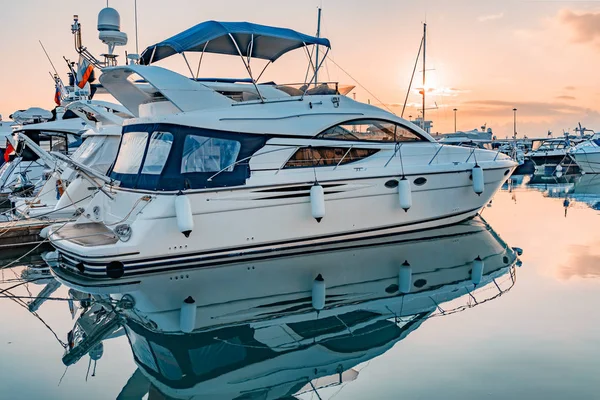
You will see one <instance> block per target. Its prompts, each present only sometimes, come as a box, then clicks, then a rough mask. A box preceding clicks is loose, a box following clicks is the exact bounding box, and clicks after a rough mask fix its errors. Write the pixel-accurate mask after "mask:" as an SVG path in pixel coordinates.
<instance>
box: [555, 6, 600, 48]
mask: <svg viewBox="0 0 600 400" xmlns="http://www.w3.org/2000/svg"><path fill="white" fill-rule="evenodd" d="M559 18H560V21H561V22H562V23H563V24H565V25H568V26H569V27H570V28H571V30H572V31H573V33H574V37H573V41H574V42H577V43H587V42H593V41H594V40H596V39H597V38H600V12H599V13H594V12H588V13H582V14H576V13H574V12H573V11H571V10H563V11H561V12H560V14H559Z"/></svg>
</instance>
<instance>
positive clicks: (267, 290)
mask: <svg viewBox="0 0 600 400" xmlns="http://www.w3.org/2000/svg"><path fill="white" fill-rule="evenodd" d="M63 257H64V256H63ZM477 257H481V258H483V259H484V260H485V274H486V275H487V274H489V273H493V271H496V270H498V269H501V268H504V267H506V266H508V265H511V264H512V263H513V262H514V260H515V255H514V252H513V251H512V250H510V249H509V248H508V247H507V246H506V244H504V243H503V242H502V241H501V240H500V239H498V238H497V236H495V234H494V233H493V232H492V231H491V230H490V229H489V227H488V226H487V225H486V224H484V223H483V222H482V221H481V220H478V219H475V220H473V221H470V222H465V223H463V224H459V225H453V226H450V227H446V228H440V229H432V230H427V231H423V232H415V233H408V234H401V235H389V236H385V237H383V238H378V239H362V240H354V241H349V240H345V241H343V242H339V243H337V244H334V245H331V244H330V245H328V246H326V247H325V246H320V245H319V244H318V243H314V242H313V243H312V244H311V245H309V244H304V246H302V247H300V246H297V248H295V249H287V250H284V249H279V250H273V249H271V250H270V251H268V252H266V253H265V252H263V253H260V254H256V255H254V256H250V255H247V256H245V257H233V256H229V257H228V258H226V259H223V258H221V259H220V260H219V261H218V262H219V264H218V265H215V264H214V262H212V261H206V262H205V264H204V266H205V268H188V269H185V270H184V269H183V267H177V266H176V265H174V264H171V266H170V268H169V267H163V268H162V269H163V271H160V272H159V271H155V272H154V273H150V274H147V275H146V276H145V277H144V278H143V279H140V278H139V277H137V276H135V274H131V275H130V274H127V275H126V276H124V277H122V278H120V279H117V280H115V279H110V278H103V279H102V278H99V277H93V276H90V277H84V276H82V275H81V274H76V273H71V272H69V270H68V269H66V268H64V267H56V266H53V268H52V270H53V273H54V274H55V275H56V277H57V279H58V280H59V281H61V282H62V283H64V284H66V285H68V286H70V287H73V288H75V289H77V290H79V291H83V292H91V293H93V294H101V295H106V294H110V295H112V296H113V297H114V298H116V299H119V298H120V297H121V295H122V294H125V293H127V294H129V295H130V296H132V298H133V299H134V302H135V308H136V312H141V313H143V314H145V315H146V316H148V318H150V319H151V320H153V321H154V322H155V323H156V324H157V325H158V326H160V327H161V330H163V331H177V330H178V329H179V311H180V307H181V303H182V301H183V299H185V298H186V297H187V296H192V297H193V298H194V299H195V301H196V304H197V306H198V307H200V308H201V309H202V312H198V313H197V321H196V328H200V327H207V326H211V325H220V324H224V323H230V322H232V321H233V320H235V319H239V318H240V317H241V316H242V315H245V318H247V319H250V320H251V319H254V318H256V315H259V314H261V313H262V312H263V311H264V310H263V311H261V309H260V308H256V309H255V308H254V307H258V306H259V305H261V304H263V305H264V304H265V303H268V304H271V303H272V304H277V303H278V302H284V303H286V304H287V302H289V301H292V300H293V301H304V300H302V299H306V298H307V296H308V297H310V291H311V287H312V284H313V280H314V278H315V277H316V276H317V275H319V274H322V276H323V277H324V279H325V281H326V284H327V288H328V289H327V294H328V296H329V295H338V296H341V297H339V299H342V298H343V299H344V301H346V302H350V303H352V302H354V301H355V300H365V299H367V298H372V296H375V297H374V298H379V297H380V296H384V297H386V296H388V295H390V296H391V295H395V294H397V290H398V289H395V290H392V291H391V292H387V294H386V289H387V288H390V287H392V286H393V285H397V284H398V273H399V268H400V266H401V265H402V263H403V262H404V261H408V262H409V263H410V264H411V267H412V269H413V273H412V281H413V282H415V286H413V287H412V289H411V291H414V292H422V291H427V290H430V289H431V288H435V287H438V286H439V285H444V284H448V283H452V282H456V281H464V280H469V279H470V278H471V275H470V273H471V272H470V271H471V269H472V266H471V263H472V261H473V260H474V259H475V258H477ZM63 261H64V260H63ZM367 265H368V268H366V266H367ZM194 266H198V264H197V263H195V264H194ZM128 275H129V276H128ZM232 278H235V279H232ZM419 280H421V281H422V282H423V283H421V284H418V283H417V282H418V281H419ZM223 288H227V290H223ZM365 296H366V297H365ZM261 307H263V306H261ZM274 307H275V308H277V307H278V306H276V305H274ZM285 307H287V306H285ZM285 307H284V308H285ZM263 308H264V307H263ZM256 313H258V314H256ZM255 314H256V315H255ZM232 318H233V320H232Z"/></svg>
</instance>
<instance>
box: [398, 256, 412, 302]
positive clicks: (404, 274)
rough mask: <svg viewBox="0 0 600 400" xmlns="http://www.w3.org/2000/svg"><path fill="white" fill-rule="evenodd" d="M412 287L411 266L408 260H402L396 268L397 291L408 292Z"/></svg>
mask: <svg viewBox="0 0 600 400" xmlns="http://www.w3.org/2000/svg"><path fill="white" fill-rule="evenodd" d="M411 287H412V267H411V266H410V264H409V263H408V261H404V262H403V263H402V265H401V266H400V268H399V270H398V291H399V292H400V293H405V294H406V293H410V288H411Z"/></svg>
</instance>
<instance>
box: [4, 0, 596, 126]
mask: <svg viewBox="0 0 600 400" xmlns="http://www.w3.org/2000/svg"><path fill="white" fill-rule="evenodd" d="M109 5H110V6H111V7H114V8H116V9H118V11H119V12H120V13H121V21H122V30H123V31H125V32H127V33H128V35H129V38H130V40H129V44H128V46H126V48H125V49H121V50H120V51H122V52H123V50H127V51H128V52H130V53H132V52H135V32H134V13H133V9H134V4H133V0H110V1H109ZM105 6H106V1H105V0H87V1H81V0H61V1H60V2H52V3H48V2H47V1H44V0H19V1H17V0H7V1H3V2H2V5H0V37H1V38H2V40H0V54H2V56H3V57H2V63H1V64H0V65H1V66H0V88H1V91H0V114H2V115H3V116H4V117H5V118H6V117H7V116H8V115H9V114H10V113H11V112H13V111H15V110H17V109H23V108H28V107H32V106H38V107H44V108H47V109H51V108H52V107H53V96H54V86H53V82H52V80H51V79H50V77H49V74H48V72H49V71H51V66H50V65H49V63H48V61H47V60H46V57H45V55H44V53H43V51H42V49H41V47H40V45H39V43H38V40H41V41H42V42H43V43H44V46H45V47H46V49H47V50H48V53H49V54H50V56H51V58H52V60H53V62H54V64H55V65H56V66H57V69H58V70H59V72H60V73H61V74H63V76H64V77H65V78H66V66H65V63H64V61H63V56H65V57H67V58H69V59H72V60H76V59H77V55H76V53H75V50H74V47H73V37H72V35H71V32H70V25H71V23H72V17H73V14H78V15H79V17H80V21H81V23H82V26H83V40H84V44H85V45H86V46H87V47H89V48H90V49H91V50H92V51H93V52H94V53H95V54H100V53H101V52H102V51H103V50H104V47H103V45H102V44H101V43H100V42H99V41H98V39H97V37H98V36H97V35H98V33H97V31H96V22H97V20H96V17H97V14H98V12H99V11H100V10H101V9H102V8H103V7H105ZM317 6H322V8H323V20H322V35H323V36H326V37H327V38H329V39H330V40H331V43H332V51H331V53H330V57H331V58H330V61H328V62H326V64H325V65H324V67H323V70H322V73H321V75H320V78H321V79H323V80H332V81H339V82H341V83H348V84H355V85H356V89H355V90H354V91H353V93H354V95H355V96H356V98H357V100H359V101H365V102H366V101H370V102H371V103H372V104H377V105H380V106H382V107H386V108H388V109H390V110H392V111H393V112H395V113H397V114H400V113H401V111H402V106H403V104H404V99H405V96H406V92H407V89H408V84H409V81H410V77H411V74H412V70H413V67H414V64H415V58H416V56H417V51H418V48H419V43H420V40H421V36H422V33H423V25H422V23H423V22H425V21H426V22H427V29H428V35H427V68H426V69H427V81H426V85H425V89H426V94H427V104H426V108H427V118H428V119H432V120H433V121H434V128H433V130H434V131H437V132H452V131H454V115H455V113H454V111H453V110H454V109H455V108H456V109H457V111H456V118H457V127H458V129H459V130H468V129H473V128H476V127H480V126H482V125H484V124H487V126H488V127H491V128H492V129H493V130H494V133H495V134H496V135H497V136H498V137H505V136H510V135H512V132H513V117H514V114H513V111H512V110H513V108H517V110H518V111H517V131H518V135H519V136H523V135H527V136H529V137H535V136H545V135H546V133H547V131H548V130H550V131H552V132H554V135H555V136H556V135H561V134H562V132H563V131H571V132H573V129H574V128H575V126H576V125H577V123H578V122H581V123H582V124H583V125H584V126H585V127H587V128H589V129H594V130H600V113H599V109H600V87H599V85H598V78H597V74H598V72H597V71H598V67H597V66H598V65H599V62H600V4H599V3H597V2H592V1H590V2H581V1H503V2H499V1H495V0H494V1H492V0H456V1H444V0H430V1H422V2H412V1H398V0H371V1H360V0H322V1H318V0H309V1H280V0H256V1H240V0H229V1H227V2H208V1H202V2H199V1H194V0H170V1H168V2H165V1H162V0H138V21H139V43H140V51H142V50H143V48H145V47H146V46H149V45H151V44H154V43H156V42H158V41H160V40H163V39H165V38H167V37H169V36H171V35H173V34H176V33H178V32H180V31H182V30H184V29H187V28H189V27H190V26H193V25H195V24H197V23H199V22H202V21H205V20H210V19H214V20H223V21H250V22H255V23H260V24H266V25H274V26H281V27H289V28H292V29H295V30H298V31H301V32H304V33H307V34H315V32H316V15H317ZM123 58H124V57H123V56H121V60H123ZM158 65H162V66H165V67H168V68H173V69H175V70H177V71H178V72H180V73H183V74H186V71H187V67H186V66H185V63H184V62H183V61H182V60H168V61H165V62H164V63H159V64H158ZM338 65H339V66H340V67H341V68H342V69H340V68H338V67H337V66H338ZM305 67H306V57H305V56H304V55H303V54H295V55H293V54H290V55H286V56H284V57H282V58H281V59H280V60H279V61H278V62H277V63H276V65H274V66H272V67H270V68H269V69H268V71H267V72H268V73H266V74H265V76H264V78H263V80H273V81H276V82H281V83H286V82H298V81H302V80H303V79H304V74H305V71H306V70H305ZM421 71H422V68H421V65H420V64H419V65H418V67H417V72H416V76H415V81H414V83H413V88H412V89H413V90H411V92H410V95H409V97H408V107H407V110H406V112H405V117H408V115H411V116H412V117H413V118H414V117H416V116H418V115H419V111H418V110H419V109H420V102H421V97H420V95H419V90H421V89H422V87H423V86H422V81H421V73H422V72H421ZM223 74H227V75H229V76H234V77H238V76H245V75H244V70H243V66H242V65H241V62H240V60H239V59H236V58H234V57H227V56H214V57H210V58H209V59H207V60H206V61H203V66H202V71H201V75H203V76H222V75H223ZM356 82H358V84H357V83H356Z"/></svg>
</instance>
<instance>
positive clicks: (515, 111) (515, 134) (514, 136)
mask: <svg viewBox="0 0 600 400" xmlns="http://www.w3.org/2000/svg"><path fill="white" fill-rule="evenodd" d="M513 113H514V119H513V121H514V122H513V124H514V129H513V130H514V132H513V138H516V137H517V109H516V108H513Z"/></svg>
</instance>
